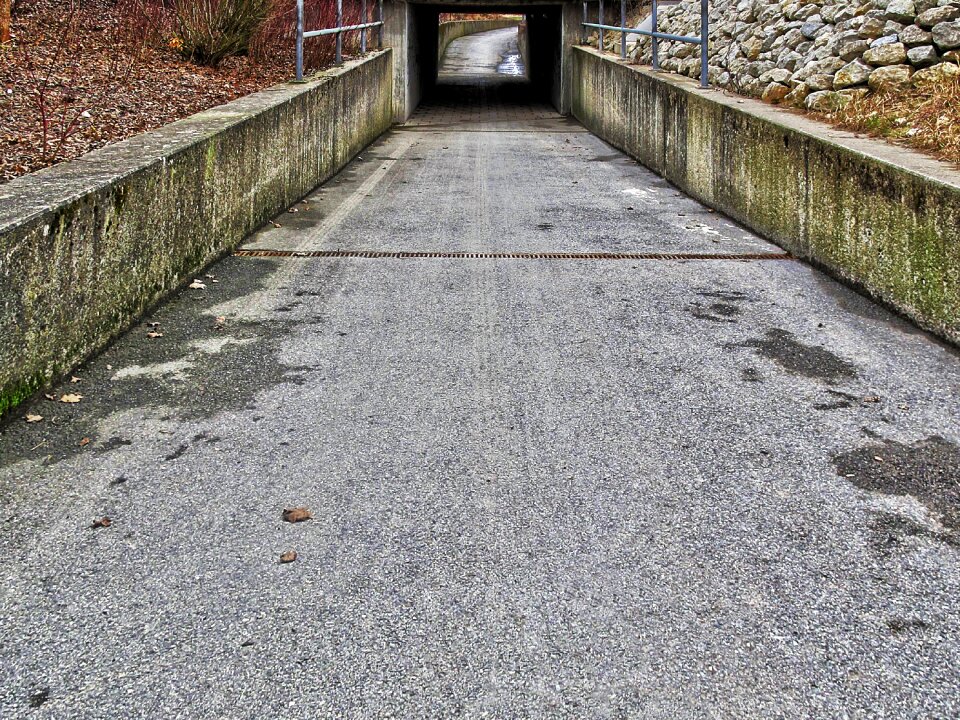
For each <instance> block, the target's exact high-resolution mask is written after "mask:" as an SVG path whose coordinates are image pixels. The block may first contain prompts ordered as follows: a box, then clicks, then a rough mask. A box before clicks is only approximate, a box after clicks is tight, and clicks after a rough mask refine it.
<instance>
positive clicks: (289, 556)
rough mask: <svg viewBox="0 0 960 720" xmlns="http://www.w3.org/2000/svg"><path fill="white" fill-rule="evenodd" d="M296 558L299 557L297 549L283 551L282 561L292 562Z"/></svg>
mask: <svg viewBox="0 0 960 720" xmlns="http://www.w3.org/2000/svg"><path fill="white" fill-rule="evenodd" d="M296 559H297V551H296V550H287V551H286V552H285V553H283V554H282V555H281V556H280V562H282V563H291V562H293V561H294V560H296Z"/></svg>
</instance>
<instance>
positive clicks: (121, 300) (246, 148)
mask: <svg viewBox="0 0 960 720" xmlns="http://www.w3.org/2000/svg"><path fill="white" fill-rule="evenodd" d="M392 93H393V65H392V55H391V51H390V50H384V51H382V52H378V53H374V54H372V55H370V56H368V57H367V58H366V59H364V60H358V61H352V62H349V63H346V64H345V65H344V66H342V67H340V68H336V69H333V70H330V71H327V72H324V73H321V74H319V75H318V76H316V77H315V78H312V79H311V80H310V81H309V82H307V83H305V84H302V85H297V84H283V85H277V86H275V87H273V88H270V89H268V90H264V91H262V92H258V93H254V94H252V95H248V96H247V97H244V98H241V99H239V100H236V101H234V102H232V103H228V104H226V105H222V106H220V107H217V108H214V109H211V110H208V111H206V112H202V113H198V114H196V115H193V116H191V117H189V118H186V119H184V120H181V121H179V122H176V123H173V124H171V125H168V126H166V127H164V128H162V129H160V130H157V131H155V132H150V133H145V134H143V135H139V136H137V137H134V138H130V139H128V140H125V141H123V142H120V143H116V144H114V145H110V146H107V147H105V148H102V149H101V150H97V151H95V152H92V153H90V154H88V155H85V156H83V157H82V158H80V159H78V160H75V161H73V162H69V163H64V164H62V165H58V166H56V167H53V168H49V169H47V170H41V171H40V172H37V173H33V174H31V175H27V176H24V177H22V178H18V179H16V180H14V181H12V182H10V183H8V184H6V185H2V186H0V414H2V413H3V412H4V411H5V410H7V409H9V408H10V407H12V406H14V405H16V404H17V403H18V402H19V401H20V400H21V399H23V398H24V397H26V396H28V395H29V394H31V393H32V392H33V391H34V390H36V389H37V388H39V387H41V386H43V385H44V384H45V383H47V382H48V381H50V380H51V379H53V378H56V377H58V376H60V375H62V374H63V373H65V372H67V371H69V370H70V369H71V368H73V367H74V366H76V365H77V364H78V363H80V362H81V361H82V360H84V359H85V358H87V357H89V356H90V355H91V354H93V353H95V352H96V351H98V350H99V349H100V348H102V347H104V345H106V343H108V342H109V341H110V339H111V338H113V337H114V336H116V335H117V334H118V333H120V332H121V331H123V330H124V329H125V328H127V327H129V326H130V325H131V323H133V322H134V321H135V320H136V319H137V318H138V317H140V316H141V315H142V313H143V312H144V311H145V310H147V309H148V308H149V307H150V306H151V305H153V304H155V303H156V302H157V301H159V300H160V299H161V298H163V297H164V296H165V295H166V294H168V293H169V292H171V291H172V290H174V289H175V288H176V287H177V286H178V285H179V284H180V283H181V282H182V281H183V280H184V279H187V278H191V277H193V274H194V273H196V272H197V271H198V270H200V269H201V268H203V267H204V266H205V265H207V264H208V263H210V262H211V261H213V260H215V259H216V258H218V257H219V256H221V255H222V254H224V253H225V252H228V251H229V250H231V249H232V248H233V247H234V246H235V245H236V244H237V243H239V242H240V241H241V240H242V239H243V238H244V237H246V236H247V235H248V234H249V233H250V232H251V231H253V230H254V229H256V228H257V227H258V226H260V225H261V224H262V223H264V222H265V221H266V220H267V219H268V218H270V217H271V216H273V215H275V214H276V213H278V212H280V211H282V210H283V209H284V208H286V207H288V206H289V205H291V204H292V203H294V202H295V201H296V200H297V199H299V198H300V197H302V196H304V195H306V194H307V193H308V192H310V191H311V190H312V189H313V188H314V187H316V186H317V185H318V184H320V183H321V182H323V181H324V180H326V179H327V178H329V177H331V176H332V175H333V174H335V173H336V172H337V171H338V170H340V169H341V168H342V167H343V166H344V165H345V164H346V163H347V162H348V161H349V160H350V159H351V158H352V157H353V156H354V155H356V154H357V153H358V152H359V151H360V150H362V149H363V148H364V147H365V146H366V145H367V144H369V143H370V142H372V141H373V140H374V139H376V138H377V137H378V136H379V135H380V134H381V133H382V132H384V131H385V130H386V129H387V128H388V127H389V126H390V124H391V118H392Z"/></svg>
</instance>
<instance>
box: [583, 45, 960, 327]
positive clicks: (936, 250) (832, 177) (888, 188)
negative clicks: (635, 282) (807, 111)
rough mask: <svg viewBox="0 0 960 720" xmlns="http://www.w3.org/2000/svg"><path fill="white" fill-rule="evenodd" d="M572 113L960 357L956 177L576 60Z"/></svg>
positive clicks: (681, 87) (682, 83) (733, 104)
mask: <svg viewBox="0 0 960 720" xmlns="http://www.w3.org/2000/svg"><path fill="white" fill-rule="evenodd" d="M572 104H573V113H574V115H575V116H576V117H577V118H578V119H579V120H580V121H581V122H582V123H583V124H584V125H585V126H586V127H587V128H589V129H590V130H591V131H593V132H594V133H596V134H597V135H599V136H600V137H602V138H604V139H605V140H607V141H608V142H609V143H611V144H612V145H614V146H616V147H618V148H620V149H621V150H623V151H625V152H627V153H629V154H630V155H632V156H633V157H635V158H637V159H638V160H640V162H642V163H643V164H644V165H646V166H647V167H649V168H651V169H652V170H654V171H655V172H658V173H659V174H661V175H663V176H664V177H665V178H666V179H667V180H669V181H670V182H672V183H673V184H675V185H676V186H677V187H679V188H680V189H682V190H684V191H685V192H687V193H689V194H690V195H692V196H693V197H695V198H697V199H698V200H701V201H702V202H704V203H705V204H707V205H709V206H711V207H714V208H716V209H718V210H721V211H722V212H724V213H726V214H728V215H729V216H731V217H733V218H735V219H736V220H738V221H739V222H741V223H743V224H744V225H746V226H747V227H750V228H752V229H753V230H755V231H756V232H758V233H760V234H762V235H764V236H766V237H768V238H770V239H771V240H773V241H774V242H776V243H777V244H779V245H781V246H782V247H784V248H786V249H787V250H789V251H790V252H791V253H793V254H795V255H796V256H798V257H800V258H804V259H806V260H809V261H811V262H812V263H814V264H816V265H818V266H820V267H822V268H824V269H825V270H827V271H828V272H830V273H831V274H832V275H834V276H835V277H838V278H840V279H842V280H845V281H846V282H848V283H849V284H851V285H853V286H855V287H857V288H858V289H860V290H861V291H863V292H865V293H866V294H868V295H870V296H872V297H873V298H875V299H877V300H879V301H881V302H883V303H884V304H886V305H888V306H891V307H893V308H895V309H897V310H898V311H900V312H902V313H903V314H904V315H906V316H908V317H910V318H912V319H913V320H914V321H915V322H916V323H917V324H918V325H920V326H921V327H924V328H926V329H928V330H931V331H932V332H934V333H936V334H938V335H940V336H941V337H943V338H945V339H947V340H950V341H951V342H953V343H957V344H960V172H957V171H955V170H953V169H951V168H949V167H948V166H946V165H945V164H943V163H939V162H937V161H935V160H931V159H928V158H926V157H923V156H921V155H919V154H917V153H913V152H911V151H909V150H906V149H904V148H898V147H892V146H890V145H887V144H886V143H883V142H882V141H876V140H870V139H867V138H857V137H855V136H854V135H852V134H851V133H846V132H842V131H837V130H834V129H832V128H829V127H827V126H825V125H823V124H820V123H817V122H815V121H813V120H810V119H808V118H805V117H802V116H799V115H797V114H795V113H786V112H783V111H780V110H776V109H775V108H772V107H770V106H769V105H765V104H764V103H761V102H759V101H756V100H744V99H737V98H736V97H735V96H734V97H731V96H727V95H724V94H723V93H720V92H717V91H716V90H700V89H699V88H697V86H696V84H695V83H694V82H693V81H692V80H688V79H686V78H682V77H679V76H677V75H671V74H668V73H659V74H658V73H653V72H651V71H648V70H642V69H640V68H638V67H636V66H630V65H627V64H625V63H623V62H620V61H619V60H617V59H616V58H612V57H610V56H606V57H604V56H601V55H599V54H598V53H597V52H596V51H595V50H592V49H586V48H575V51H574V73H573V103H572Z"/></svg>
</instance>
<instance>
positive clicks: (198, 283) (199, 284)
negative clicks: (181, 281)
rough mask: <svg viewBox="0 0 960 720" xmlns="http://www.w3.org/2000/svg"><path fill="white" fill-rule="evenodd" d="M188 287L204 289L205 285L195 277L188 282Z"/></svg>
mask: <svg viewBox="0 0 960 720" xmlns="http://www.w3.org/2000/svg"><path fill="white" fill-rule="evenodd" d="M189 288H190V289H191V290H206V289H207V286H206V285H204V284H203V283H202V282H201V281H199V280H196V279H195V280H194V281H193V282H192V283H190V285H189Z"/></svg>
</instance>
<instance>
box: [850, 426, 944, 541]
mask: <svg viewBox="0 0 960 720" xmlns="http://www.w3.org/2000/svg"><path fill="white" fill-rule="evenodd" d="M833 465H834V467H835V468H836V470H837V474H838V475H840V476H841V477H844V478H846V479H847V480H849V481H850V482H851V483H853V484H854V485H855V486H857V487H858V488H861V489H862V490H869V491H871V492H876V493H881V494H884V495H910V496H912V497H914V498H916V499H917V500H918V501H920V502H921V503H923V504H924V505H925V506H926V507H927V508H928V509H929V510H930V511H931V512H932V513H934V514H935V515H937V516H938V517H939V519H940V522H941V523H942V524H943V526H944V527H946V528H949V529H950V530H951V531H958V530H960V447H958V446H957V445H956V444H955V443H953V442H950V441H949V440H946V439H944V438H942V437H940V436H938V435H934V436H931V437H929V438H927V439H925V440H919V441H917V442H915V443H913V444H911V445H908V444H904V443H899V442H896V441H893V440H885V441H883V442H882V443H880V444H871V445H867V446H864V447H860V448H857V449H855V450H850V451H848V452H844V453H840V454H837V455H834V457H833ZM908 522H909V521H908Z"/></svg>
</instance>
